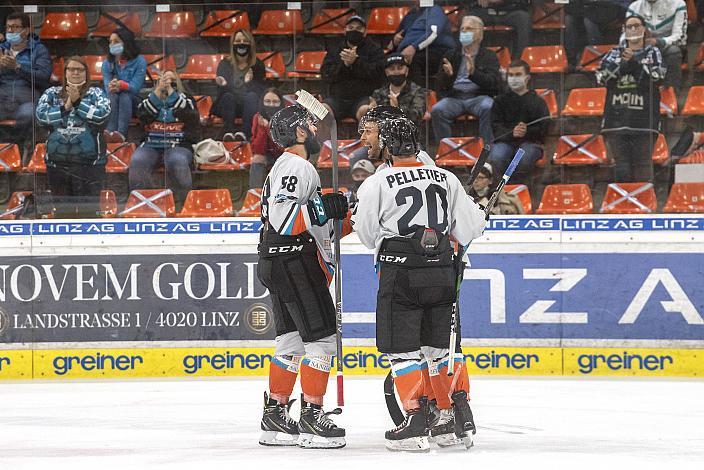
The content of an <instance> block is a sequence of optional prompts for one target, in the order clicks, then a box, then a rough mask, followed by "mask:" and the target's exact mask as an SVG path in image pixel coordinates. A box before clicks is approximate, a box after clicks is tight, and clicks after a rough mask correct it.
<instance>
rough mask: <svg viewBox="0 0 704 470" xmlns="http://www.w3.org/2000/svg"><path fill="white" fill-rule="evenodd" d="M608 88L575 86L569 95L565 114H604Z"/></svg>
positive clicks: (563, 113) (564, 109)
mask: <svg viewBox="0 0 704 470" xmlns="http://www.w3.org/2000/svg"><path fill="white" fill-rule="evenodd" d="M605 100H606V88H573V89H571V90H570V94H569V96H568V97H567V102H566V103H565V107H564V108H563V109H562V115H563V116H602V115H603V114H604V102H605Z"/></svg>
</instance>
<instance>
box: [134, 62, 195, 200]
mask: <svg viewBox="0 0 704 470" xmlns="http://www.w3.org/2000/svg"><path fill="white" fill-rule="evenodd" d="M137 114H138V116H139V119H140V120H141V121H142V124H143V125H144V131H145V138H144V141H143V142H142V144H141V145H140V146H139V148H138V149H137V150H136V151H135V152H134V155H132V162H131V163H130V170H129V181H130V189H153V188H160V187H163V186H164V183H163V182H159V183H156V184H155V183H154V182H153V181H152V173H153V172H154V169H155V168H156V167H157V165H159V164H160V163H162V162H163V164H164V167H165V168H166V179H167V181H169V182H170V183H171V185H170V186H171V189H172V190H173V192H174V196H175V198H176V200H177V201H179V202H183V200H184V199H185V198H186V195H187V194H188V191H189V190H190V189H191V185H192V180H191V163H192V162H193V151H192V149H193V144H194V143H196V142H198V140H199V126H200V115H199V114H198V109H196V106H195V102H194V101H193V98H192V97H190V96H188V95H187V94H186V93H185V92H184V89H183V84H182V83H181V79H180V78H179V76H178V75H177V74H176V72H174V71H172V70H169V71H166V72H164V74H163V75H162V76H161V77H159V79H158V80H157V82H156V86H155V88H154V90H153V91H152V92H151V93H149V96H147V98H145V99H144V100H143V101H142V102H141V103H140V104H139V107H138V108H137Z"/></svg>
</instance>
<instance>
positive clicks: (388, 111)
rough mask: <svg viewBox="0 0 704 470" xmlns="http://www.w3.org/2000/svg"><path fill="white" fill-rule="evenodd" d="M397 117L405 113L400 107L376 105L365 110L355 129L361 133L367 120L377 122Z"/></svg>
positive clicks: (403, 115)
mask: <svg viewBox="0 0 704 470" xmlns="http://www.w3.org/2000/svg"><path fill="white" fill-rule="evenodd" d="M397 117H406V114H405V113H404V112H403V110H402V109H401V108H397V107H396V106H386V105H383V106H376V107H374V108H372V109H370V110H369V111H367V112H366V113H365V114H364V116H362V119H360V120H359V128H358V129H357V130H358V131H359V133H360V135H361V134H362V131H364V125H365V124H366V123H368V122H376V123H377V124H378V123H380V122H381V121H383V120H384V119H393V118H397Z"/></svg>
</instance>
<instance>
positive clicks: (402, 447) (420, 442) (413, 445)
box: [386, 436, 430, 452]
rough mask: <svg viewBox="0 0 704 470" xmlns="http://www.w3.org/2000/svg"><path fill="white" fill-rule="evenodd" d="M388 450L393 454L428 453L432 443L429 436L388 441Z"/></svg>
mask: <svg viewBox="0 0 704 470" xmlns="http://www.w3.org/2000/svg"><path fill="white" fill-rule="evenodd" d="M386 448H387V449H388V450H390V451H392V452H428V451H429V450H430V443H429V442H428V437H427V436H422V437H409V438H408V439H401V440H399V441H391V440H389V439H387V440H386Z"/></svg>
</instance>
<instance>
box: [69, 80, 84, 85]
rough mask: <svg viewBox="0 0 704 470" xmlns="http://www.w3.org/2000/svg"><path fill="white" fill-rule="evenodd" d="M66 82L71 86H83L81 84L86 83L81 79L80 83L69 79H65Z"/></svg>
mask: <svg viewBox="0 0 704 470" xmlns="http://www.w3.org/2000/svg"><path fill="white" fill-rule="evenodd" d="M67 82H68V84H69V85H71V86H83V85H85V84H86V81H85V80H83V81H82V82H80V83H73V82H72V81H71V80H70V79H69V80H67Z"/></svg>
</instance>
